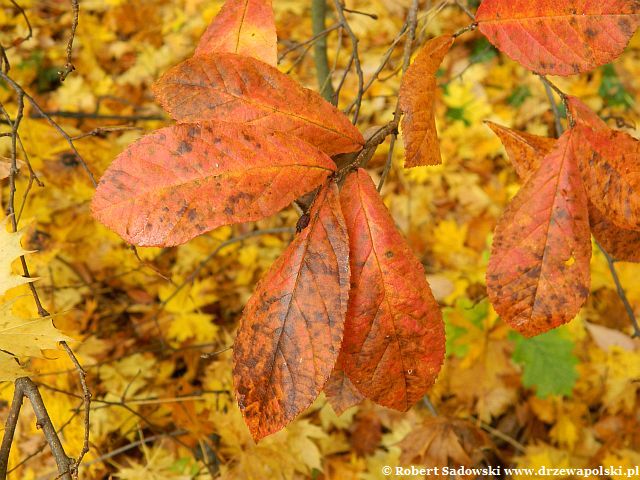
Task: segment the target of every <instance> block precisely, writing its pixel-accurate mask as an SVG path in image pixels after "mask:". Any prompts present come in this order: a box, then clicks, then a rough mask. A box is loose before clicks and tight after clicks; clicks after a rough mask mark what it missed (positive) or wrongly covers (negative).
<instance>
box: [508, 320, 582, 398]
mask: <svg viewBox="0 0 640 480" xmlns="http://www.w3.org/2000/svg"><path fill="white" fill-rule="evenodd" d="M509 339H510V340H511V341H513V342H514V344H515V349H514V351H513V355H512V359H513V361H514V362H516V363H518V364H520V365H521V366H522V384H523V385H524V386H525V387H527V388H528V387H535V388H536V395H537V396H538V397H542V398H545V397H548V396H549V395H566V396H571V392H572V390H573V386H574V385H575V383H576V380H577V379H578V372H577V370H576V365H577V363H578V358H577V357H576V356H575V355H574V354H573V347H574V345H575V344H574V342H573V341H572V340H571V339H570V338H568V337H567V335H566V334H565V333H564V331H563V330H562V329H560V330H551V331H550V332H547V333H543V334H542V335H538V336H536V337H533V338H526V337H523V336H522V335H520V334H518V333H515V332H512V333H511V334H510V335H509Z"/></svg>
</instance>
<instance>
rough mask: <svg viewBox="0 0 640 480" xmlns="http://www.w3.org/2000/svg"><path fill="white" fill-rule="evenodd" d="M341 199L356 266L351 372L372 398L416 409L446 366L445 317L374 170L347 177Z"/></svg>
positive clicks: (348, 351) (347, 358) (349, 330)
mask: <svg viewBox="0 0 640 480" xmlns="http://www.w3.org/2000/svg"><path fill="white" fill-rule="evenodd" d="M340 201H341V204H342V211H343V213H344V216H345V221H346V224H347V229H348V231H349V252H350V264H351V291H350V293H349V309H348V311H347V320H346V323H345V334H344V341H343V346H342V350H343V355H344V357H343V368H344V371H345V372H346V374H347V375H348V377H349V378H350V379H351V381H352V382H353V384H354V385H355V387H356V388H357V389H358V390H359V391H360V393H362V394H363V395H364V396H365V397H367V398H370V399H371V400H373V401H375V402H377V403H379V404H380V405H384V406H386V407H391V408H395V409H397V410H402V411H404V410H408V409H409V408H410V407H411V406H412V405H413V404H415V403H416V402H417V401H418V400H420V399H421V398H422V397H423V396H424V394H425V392H426V391H427V390H428V388H429V387H430V386H431V385H432V384H433V382H434V381H435V379H436V376H437V375H438V372H439V371H440V367H441V365H442V362H443V360H444V325H443V322H442V314H441V312H440V308H439V307H438V304H437V303H436V301H435V300H434V298H433V295H432V294H431V289H430V288H429V284H428V283H427V280H426V277H425V273H424V269H423V267H422V265H421V264H420V261H419V260H418V259H417V258H416V257H415V255H414V254H413V252H412V251H411V249H410V247H409V245H408V244H407V242H406V241H405V239H404V238H403V237H402V235H401V234H400V232H398V230H397V228H396V226H395V224H394V222H393V218H391V215H390V214H389V212H388V210H387V208H386V207H385V206H384V203H383V202H382V198H381V197H380V195H379V194H378V192H377V190H376V187H375V185H374V184H373V182H372V180H371V178H370V177H369V175H368V174H367V172H366V171H364V170H362V169H359V170H358V171H357V172H356V173H353V174H351V175H349V176H348V177H347V180H346V182H345V184H344V186H343V188H342V191H341V192H340Z"/></svg>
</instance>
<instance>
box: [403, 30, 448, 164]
mask: <svg viewBox="0 0 640 480" xmlns="http://www.w3.org/2000/svg"><path fill="white" fill-rule="evenodd" d="M451 45H453V37H452V36H451V35H442V36H440V37H436V38H434V39H432V40H429V41H428V42H427V43H426V44H425V46H424V47H422V50H420V53H418V56H417V57H416V59H415V61H414V62H413V64H412V65H411V66H410V67H409V69H408V70H407V72H406V73H405V75H404V77H402V85H401V86H400V108H401V109H402V111H403V112H404V118H403V119H402V136H403V138H404V146H405V150H406V159H405V167H418V166H423V165H438V164H440V163H442V159H441V158H440V146H439V145H438V132H437V131H436V120H435V105H434V102H435V96H436V89H437V85H436V72H437V71H438V68H440V64H441V63H442V60H443V59H444V56H445V55H446V54H447V52H448V51H449V49H450V48H451Z"/></svg>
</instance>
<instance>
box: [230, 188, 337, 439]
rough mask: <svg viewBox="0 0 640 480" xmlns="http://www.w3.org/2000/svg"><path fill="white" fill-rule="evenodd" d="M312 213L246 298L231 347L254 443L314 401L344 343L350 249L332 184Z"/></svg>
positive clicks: (240, 397) (238, 391)
mask: <svg viewBox="0 0 640 480" xmlns="http://www.w3.org/2000/svg"><path fill="white" fill-rule="evenodd" d="M310 217H311V219H310V222H309V225H308V226H307V227H306V228H305V229H304V230H302V232H301V233H300V234H299V235H298V236H297V237H296V238H295V240H294V241H293V242H292V243H291V245H289V247H288V248H287V249H286V250H285V252H284V253H283V254H282V256H280V258H278V259H277V260H276V262H275V263H274V264H273V266H272V267H271V269H269V271H268V272H267V274H266V275H265V276H264V278H263V279H262V280H261V281H260V283H259V284H258V286H257V287H256V291H255V293H254V294H253V296H252V297H251V298H250V299H249V301H248V302H247V306H246V307H245V309H244V314H243V316H242V321H241V324H240V328H239V330H238V336H237V338H236V341H235V344H234V345H235V346H234V352H233V358H234V370H233V378H234V383H235V388H236V396H237V399H238V405H239V406H240V409H241V410H242V414H243V416H244V419H245V422H246V423H247V425H248V426H249V429H250V430H251V433H252V435H253V437H254V438H255V439H256V440H259V439H261V438H263V437H265V436H266V435H269V434H271V433H273V432H276V431H278V430H280V429H282V428H283V427H284V426H285V425H286V424H287V423H289V422H290V421H291V420H293V419H294V418H295V416H296V415H297V414H298V413H300V412H301V411H302V410H304V409H305V408H307V407H308V406H309V405H311V403H312V402H313V401H314V400H315V398H316V397H317V396H318V394H319V393H320V392H321V391H322V388H323V387H324V385H325V383H326V381H327V379H328V378H329V375H330V374H331V371H332V369H333V367H334V365H335V363H336V360H337V358H338V353H339V351H340V345H341V343H342V334H343V329H344V318H345V313H346V310H347V298H348V294H349V260H348V258H349V251H348V240H347V231H346V227H345V224H344V218H343V217H342V213H341V211H340V204H339V201H338V189H337V186H336V184H335V182H333V181H329V184H328V185H326V186H325V187H323V188H322V189H321V190H320V193H319V194H318V196H317V198H316V200H315V202H314V205H313V208H312V209H311V212H310Z"/></svg>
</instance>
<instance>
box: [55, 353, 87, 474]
mask: <svg viewBox="0 0 640 480" xmlns="http://www.w3.org/2000/svg"><path fill="white" fill-rule="evenodd" d="M60 345H62V348H64V350H65V352H67V355H68V356H69V358H70V359H71V362H72V363H73V365H74V366H75V367H76V371H77V372H78V378H79V379H80V385H81V387H82V405H83V409H84V436H83V441H82V450H81V451H80V454H79V455H78V458H77V459H76V461H75V464H74V466H73V470H72V474H73V475H74V477H77V475H78V469H79V468H80V463H82V459H83V458H84V456H85V455H86V454H87V453H89V435H90V432H91V424H90V422H89V418H90V413H91V392H90V391H89V387H88V386H87V372H85V371H84V369H83V368H82V365H80V362H79V361H78V359H77V357H76V356H75V354H74V353H73V350H71V347H69V345H68V344H67V342H64V341H63V342H60Z"/></svg>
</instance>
